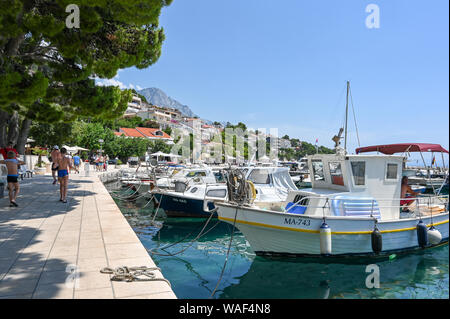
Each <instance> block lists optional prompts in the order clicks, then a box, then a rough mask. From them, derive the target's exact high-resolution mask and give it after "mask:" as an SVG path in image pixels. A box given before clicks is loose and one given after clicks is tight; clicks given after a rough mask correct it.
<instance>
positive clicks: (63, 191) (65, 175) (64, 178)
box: [58, 147, 72, 203]
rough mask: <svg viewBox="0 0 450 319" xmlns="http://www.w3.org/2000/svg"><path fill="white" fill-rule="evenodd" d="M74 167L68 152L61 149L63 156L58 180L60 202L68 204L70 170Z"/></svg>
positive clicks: (60, 160)
mask: <svg viewBox="0 0 450 319" xmlns="http://www.w3.org/2000/svg"><path fill="white" fill-rule="evenodd" d="M71 167H72V161H71V159H70V158H69V156H68V155H67V150H66V149H65V148H64V147H63V148H61V156H60V158H59V161H58V180H59V191H60V199H59V200H60V201H61V202H63V203H67V188H68V184H69V169H70V168H71Z"/></svg>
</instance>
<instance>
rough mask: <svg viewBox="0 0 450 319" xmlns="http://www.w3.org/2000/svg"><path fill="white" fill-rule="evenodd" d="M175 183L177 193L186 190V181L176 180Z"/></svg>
mask: <svg viewBox="0 0 450 319" xmlns="http://www.w3.org/2000/svg"><path fill="white" fill-rule="evenodd" d="M174 184H175V192H177V193H184V191H185V190H186V188H187V185H186V183H185V182H182V181H175V182H174Z"/></svg>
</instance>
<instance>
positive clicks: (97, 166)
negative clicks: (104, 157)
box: [95, 155, 100, 172]
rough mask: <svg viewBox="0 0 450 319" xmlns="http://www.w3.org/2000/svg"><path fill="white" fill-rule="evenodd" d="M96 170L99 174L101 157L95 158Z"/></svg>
mask: <svg viewBox="0 0 450 319" xmlns="http://www.w3.org/2000/svg"><path fill="white" fill-rule="evenodd" d="M95 170H96V171H97V172H98V171H100V156H98V155H96V156H95Z"/></svg>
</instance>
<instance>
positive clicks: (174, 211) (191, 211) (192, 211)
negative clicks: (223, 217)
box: [154, 193, 217, 218]
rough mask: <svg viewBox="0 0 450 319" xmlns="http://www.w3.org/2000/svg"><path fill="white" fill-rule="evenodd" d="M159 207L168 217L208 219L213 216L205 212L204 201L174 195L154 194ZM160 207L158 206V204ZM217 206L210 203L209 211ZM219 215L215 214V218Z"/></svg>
mask: <svg viewBox="0 0 450 319" xmlns="http://www.w3.org/2000/svg"><path fill="white" fill-rule="evenodd" d="M154 196H155V199H156V201H157V203H160V204H159V207H160V208H162V209H163V210H164V212H165V213H166V215H167V216H168V217H198V218H208V217H209V216H210V215H211V214H210V213H209V212H205V211H204V210H203V203H204V201H203V200H200V199H194V198H187V197H183V196H176V195H175V194H172V193H154ZM157 205H158V204H157ZM214 208H215V206H214V204H213V203H211V202H208V209H210V210H212V209H214ZM215 217H217V213H214V214H213V218H215Z"/></svg>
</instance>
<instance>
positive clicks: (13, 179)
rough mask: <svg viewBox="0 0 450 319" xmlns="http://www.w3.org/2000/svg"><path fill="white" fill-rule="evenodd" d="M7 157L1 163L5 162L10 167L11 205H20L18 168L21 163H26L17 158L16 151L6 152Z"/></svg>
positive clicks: (8, 177) (9, 187)
mask: <svg viewBox="0 0 450 319" xmlns="http://www.w3.org/2000/svg"><path fill="white" fill-rule="evenodd" d="M6 157H7V159H4V160H1V161H0V164H5V165H6V168H7V169H8V176H7V177H6V180H7V182H8V191H9V203H10V204H9V206H10V207H13V206H16V207H17V206H19V205H17V203H16V199H17V196H18V195H19V190H20V186H19V174H18V172H17V171H18V168H19V165H24V164H25V162H23V161H19V160H17V158H16V153H14V151H8V153H7V154H6Z"/></svg>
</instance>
